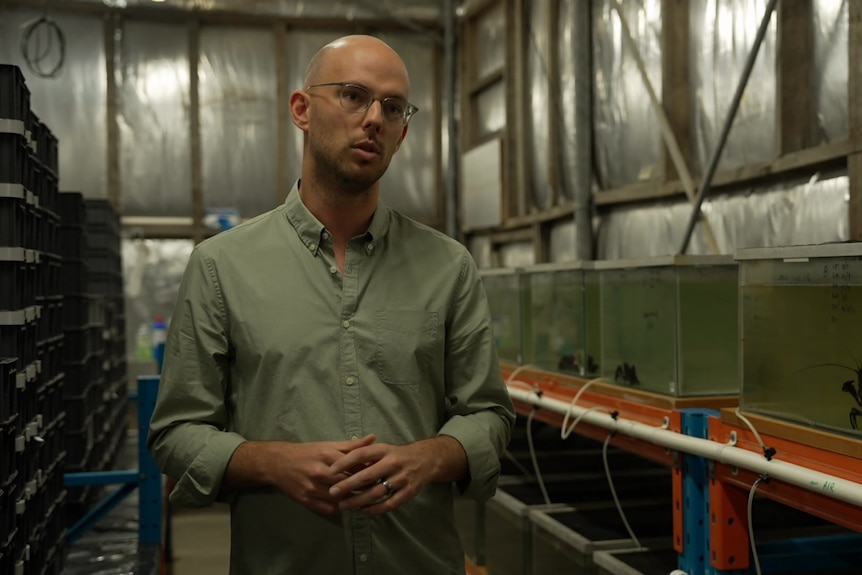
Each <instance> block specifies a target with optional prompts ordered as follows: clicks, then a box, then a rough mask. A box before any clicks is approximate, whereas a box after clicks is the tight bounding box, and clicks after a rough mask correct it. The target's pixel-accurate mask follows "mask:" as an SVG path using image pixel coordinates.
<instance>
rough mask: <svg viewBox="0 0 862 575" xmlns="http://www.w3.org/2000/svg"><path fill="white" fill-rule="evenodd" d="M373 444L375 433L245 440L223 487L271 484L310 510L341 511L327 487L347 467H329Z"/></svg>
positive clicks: (340, 477)
mask: <svg viewBox="0 0 862 575" xmlns="http://www.w3.org/2000/svg"><path fill="white" fill-rule="evenodd" d="M372 443H374V435H367V436H365V437H362V438H360V439H353V440H348V441H319V442H312V443H290V442H286V441H247V442H245V443H243V444H241V445H240V446H239V447H238V448H237V449H236V451H234V454H233V456H232V457H231V460H230V463H229V464H228V469H227V473H226V476H225V487H226V488H228V489H236V488H242V487H252V486H257V485H271V486H274V487H277V488H278V489H279V490H280V491H281V492H282V493H284V494H286V495H288V496H290V497H291V498H293V499H295V500H296V501H298V502H299V503H301V504H303V505H305V506H306V507H308V508H309V509H311V510H312V511H316V512H317V513H321V514H324V515H333V514H336V513H338V512H339V511H340V509H339V505H338V499H339V498H337V497H333V496H331V495H330V493H329V488H330V487H331V486H332V485H335V484H337V483H338V482H340V481H342V480H344V479H347V478H348V477H349V474H350V473H351V472H352V470H351V469H350V467H346V468H340V469H339V471H337V472H333V471H332V469H331V466H332V465H333V464H334V463H335V462H337V461H339V460H341V459H343V458H344V457H345V454H348V453H350V452H352V451H353V450H355V449H361V448H365V447H367V446H370V445H371V444H372Z"/></svg>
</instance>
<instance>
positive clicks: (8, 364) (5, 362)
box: [0, 358, 18, 425]
mask: <svg viewBox="0 0 862 575" xmlns="http://www.w3.org/2000/svg"><path fill="white" fill-rule="evenodd" d="M17 364H18V362H17V360H16V359H15V358H0V425H7V424H8V425H12V423H13V422H12V418H13V417H15V416H17V415H18V365H17Z"/></svg>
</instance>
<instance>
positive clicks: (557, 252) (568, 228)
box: [548, 219, 578, 263]
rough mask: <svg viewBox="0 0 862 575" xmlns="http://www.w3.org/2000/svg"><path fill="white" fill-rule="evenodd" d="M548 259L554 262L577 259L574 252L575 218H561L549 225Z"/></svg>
mask: <svg viewBox="0 0 862 575" xmlns="http://www.w3.org/2000/svg"><path fill="white" fill-rule="evenodd" d="M548 256H549V260H550V261H552V262H556V263H563V262H572V261H575V260H577V259H578V258H577V254H576V253H575V220H574V219H569V220H562V221H560V222H557V223H555V224H553V225H552V226H551V233H550V238H549V240H548Z"/></svg>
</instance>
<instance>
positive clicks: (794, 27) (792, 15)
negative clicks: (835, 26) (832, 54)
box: [775, 0, 816, 156]
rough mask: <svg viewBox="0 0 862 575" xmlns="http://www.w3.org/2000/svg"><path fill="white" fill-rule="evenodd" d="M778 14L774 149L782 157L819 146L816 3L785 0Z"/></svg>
mask: <svg viewBox="0 0 862 575" xmlns="http://www.w3.org/2000/svg"><path fill="white" fill-rule="evenodd" d="M777 12H778V13H777V17H778V34H777V35H776V36H777V43H778V57H777V58H776V63H775V64H776V83H777V86H776V93H777V97H776V100H775V108H776V110H775V111H776V114H775V131H776V146H775V149H776V152H777V153H778V155H779V156H783V155H785V154H788V153H790V152H797V151H799V150H804V149H806V148H808V147H810V146H812V145H815V143H816V140H815V137H814V131H815V126H816V119H815V111H814V94H813V90H814V84H813V76H814V23H813V22H814V8H813V2H811V0H782V1H781V2H779V3H778V11H777Z"/></svg>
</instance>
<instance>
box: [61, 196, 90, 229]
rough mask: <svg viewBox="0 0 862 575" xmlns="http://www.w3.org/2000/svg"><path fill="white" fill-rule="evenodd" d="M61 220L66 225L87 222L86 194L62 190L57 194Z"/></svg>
mask: <svg viewBox="0 0 862 575" xmlns="http://www.w3.org/2000/svg"><path fill="white" fill-rule="evenodd" d="M57 207H58V208H59V210H60V213H59V214H58V215H59V216H60V221H61V222H62V225H64V226H83V225H85V224H86V223H87V211H86V209H85V208H84V195H83V194H82V193H81V192H60V193H59V194H58V196H57Z"/></svg>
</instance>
